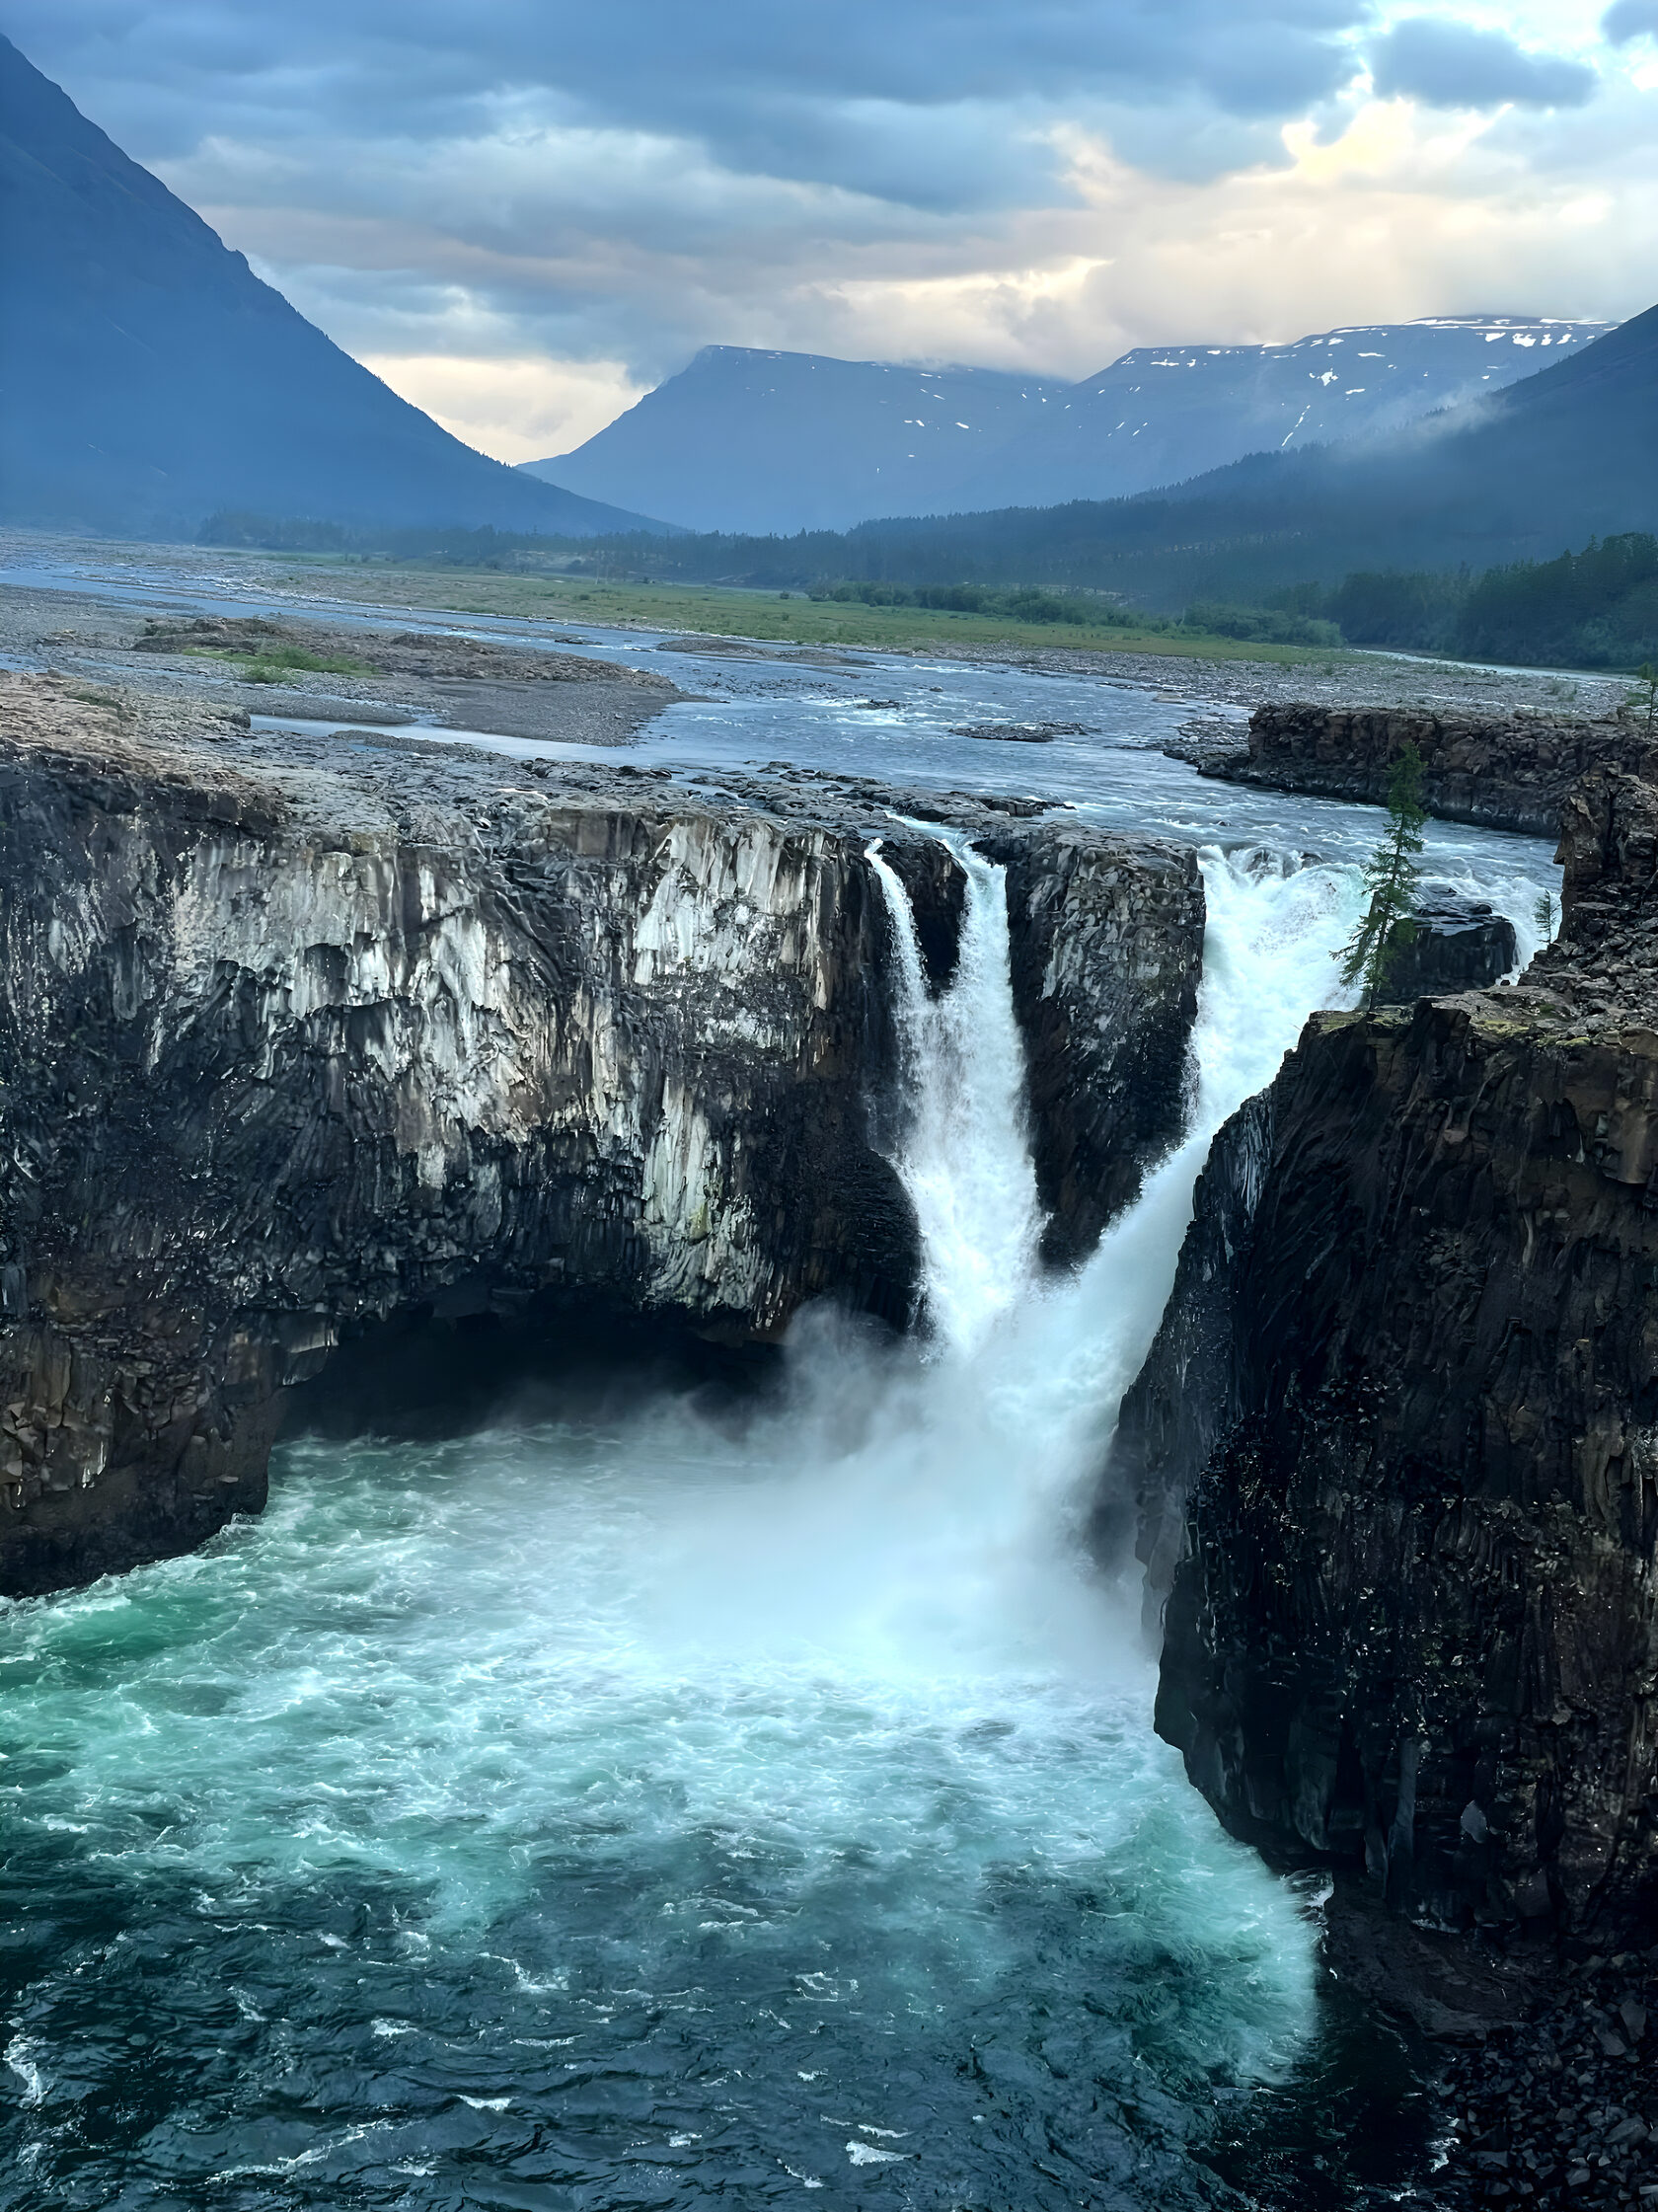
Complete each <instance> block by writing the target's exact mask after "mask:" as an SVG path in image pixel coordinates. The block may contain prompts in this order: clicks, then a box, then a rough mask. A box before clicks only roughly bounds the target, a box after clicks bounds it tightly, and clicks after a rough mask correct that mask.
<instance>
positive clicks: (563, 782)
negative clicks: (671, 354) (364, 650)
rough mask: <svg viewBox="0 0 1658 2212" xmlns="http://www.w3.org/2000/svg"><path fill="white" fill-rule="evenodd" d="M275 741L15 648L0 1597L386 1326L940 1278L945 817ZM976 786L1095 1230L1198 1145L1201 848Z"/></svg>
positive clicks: (1033, 1026) (150, 1549)
mask: <svg viewBox="0 0 1658 2212" xmlns="http://www.w3.org/2000/svg"><path fill="white" fill-rule="evenodd" d="M269 742H270V741H269V740H263V739H261V738H260V737H259V736H258V735H257V733H249V732H244V731H241V730H240V729H238V728H237V727H236V726H235V723H234V720H233V719H229V718H227V719H226V720H224V721H222V722H221V723H220V724H218V725H214V726H212V727H209V728H204V729H202V730H200V731H198V732H197V733H196V734H195V735H194V736H192V737H191V738H190V739H189V740H188V741H180V740H178V739H177V738H166V739H164V738H161V737H157V736H154V735H152V734H146V732H145V729H144V728H143V726H142V718H141V717H135V716H134V714H133V713H132V712H131V711H130V710H129V709H123V708H122V707H121V706H120V705H119V704H118V703H117V704H114V705H104V704H100V703H99V702H97V701H96V700H86V699H77V698H76V697H75V696H74V694H73V693H72V692H71V691H70V690H69V689H68V688H66V687H65V686H63V685H62V684H60V683H59V684H54V683H52V682H51V681H50V680H44V681H41V680H37V679H19V678H5V677H0V1300H3V1306H4V1312H3V1317H0V1408H3V1409H4V1411H3V1415H0V1420H3V1427H0V1590H6V1591H12V1592H17V1591H27V1590H37V1589H44V1588H49V1587H53V1586H57V1585H60V1584H64V1583H68V1582H73V1581H79V1580H83V1579H86V1578H88V1577H89V1576H91V1575H93V1574H96V1573H99V1572H102V1571H106V1570H108V1569H111V1568H114V1567H119V1566H122V1565H124V1564H130V1563H131V1562H133V1561H135V1560H138V1559H142V1558H148V1557H155V1556H158V1555H160V1554H164V1553H167V1552H171V1551H177V1550H180V1549H183V1548H186V1547H188V1546H189V1545H191V1544H193V1543H195V1542H198V1541H199V1540H200V1539H201V1538H203V1537H204V1536H206V1535H207V1534H209V1533H210V1532H211V1531H212V1530H213V1529H214V1528H216V1527H218V1526H219V1525H220V1524H221V1523H222V1522H223V1521H224V1520H225V1519H227V1518H228V1517H229V1515H230V1514H231V1513H233V1512H235V1511H238V1510H244V1509H247V1510H254V1509H258V1507H259V1506H260V1505H261V1503H262V1502H263V1498H264V1482H265V1462H266V1456H267V1453H268V1450H269V1446H270V1442H271V1439H272V1436H273V1434H274V1432H275V1428H276V1425H277V1422H278V1420H279V1418H280V1416H281V1412H282V1407H283V1397H284V1392H285V1391H287V1390H288V1389H290V1388H291V1387H292V1386H294V1385H296V1384H298V1383H300V1382H303V1381H305V1380H306V1379H307V1378H309V1377H312V1376H314V1375H316V1374H317V1373H318V1372H319V1370H321V1369H322V1368H323V1367H324V1366H325V1365H326V1364H327V1363H329V1362H330V1360H331V1359H335V1358H336V1357H337V1347H338V1346H339V1345H341V1344H342V1343H349V1342H350V1341H351V1340H352V1339H353V1338H357V1337H360V1336H361V1335H362V1334H363V1333H365V1332H369V1331H371V1330H372V1329H373V1328H374V1327H376V1326H377V1325H380V1324H383V1323H386V1322H388V1321H394V1320H396V1319H397V1318H398V1317H406V1318H407V1317H410V1316H431V1317H436V1318H437V1319H439V1320H442V1319H444V1318H446V1317H450V1318H452V1317H457V1316H467V1315H485V1316H489V1315H493V1316H499V1317H502V1318H504V1319H505V1320H509V1321H512V1322H514V1323H516V1324H518V1325H519V1326H525V1325H528V1326H530V1327H531V1328H533V1329H534V1330H536V1331H539V1332H541V1333H543V1334H544V1335H545V1334H551V1335H557V1333H558V1331H559V1330H560V1329H561V1328H564V1327H567V1326H572V1321H573V1318H577V1317H578V1318H580V1319H581V1320H582V1321H583V1323H584V1325H585V1326H588V1327H591V1325H592V1322H593V1319H594V1317H595V1316H599V1317H603V1316H605V1315H614V1316H616V1317H629V1316H644V1317H658V1318H661V1319H663V1320H665V1321H672V1322H674V1323H675V1324H678V1325H683V1326H685V1327H688V1328H691V1329H694V1330H696V1331H698V1332H701V1333H703V1334H705V1335H711V1336H713V1337H716V1338H717V1339H720V1340H725V1341H731V1340H753V1339H757V1338H759V1339H764V1338H769V1337H775V1336H776V1335H778V1334H779V1333H780V1332H781V1331H782V1330H783V1329H784V1328H785V1327H786V1325H787V1323H788V1321H789V1319H790V1317H791V1314H792V1313H793V1312H794V1311H795V1309H796V1308H797V1307H798V1306H799V1305H800V1304H801V1303H802V1302H803V1301H805V1300H807V1299H811V1298H814V1297H818V1296H821V1295H833V1296H836V1297H838V1298H841V1299H843V1300H847V1301H850V1302H851V1303H853V1304H855V1305H859V1306H862V1307H864V1308H866V1309H868V1310H871V1311H874V1312H877V1313H880V1314H882V1315H885V1316H886V1317H887V1318H888V1319H890V1320H891V1321H893V1322H894V1323H897V1324H900V1325H902V1324H903V1323H904V1322H905V1321H906V1319H907V1318H908V1316H909V1314H910V1312H911V1311H912V1309H913V1304H914V1299H915V1294H916V1289H917V1282H916V1275H917V1257H918V1256H917V1251H916V1233H915V1227H914V1222H913V1217H912V1215H911V1212H910V1208H909V1206H908V1202H907V1200H906V1198H905V1196H904V1193H903V1191H902V1188H901V1186H900V1184H899V1182H898V1181H897V1178H896V1177H895V1175H894V1173H893V1171H892V1169H891V1168H890V1167H889V1165H888V1164H887V1161H886V1158H885V1157H884V1149H885V1146H886V1145H887V1143H888V1142H889V1141H890V1138H891V1136H892V1134H893V1131H892V1129H891V1127H890V1126H887V1125H885V1124H887V1123H889V1122H890V1118H891V1116H892V1115H893V1114H894V1113H895V1111H896V1110H897V1101H896V1100H895V1098H894V1092H893V1084H894V1071H895V1069H896V1066H897V1062H898V1055H897V1052H896V1049H895V1041H896V1040H895V1039H894V1037H893V1035H892V1027H891V1015H890V1011H889V1009H890V1005H891V1003H892V1001H891V994H890V991H889V988H888V984H889V961H890V957H891V953H890V944H891V941H890V936H889V929H888V920H887V916H886V914H885V910H884V907H883V905H882V903H881V900H880V897H879V892H878V887H877V883H876V879H875V877H874V875H873V872H872V871H871V870H870V868H869V866H868V864H867V859H866V857H865V848H866V844H867V839H868V837H869V836H870V835H871V834H872V833H873V831H874V829H875V828H876V827H877V826H878V828H879V830H880V833H881V834H882V836H883V837H884V838H885V839H886V841H887V847H888V850H889V852H890V853H891V854H892V855H893V857H894V858H895V860H897V862H898V863H899V864H900V868H901V872H902V873H903V874H904V875H905V877H906V880H907V883H908V885H909V887H910V890H911V894H912V897H913V899H914V901H915V903H916V906H917V910H918V916H919V919H920V922H921V926H922V931H923V935H924V938H926V939H927V940H928V941H929V942H930V943H931V944H932V947H933V963H934V965H935V967H936V970H937V972H938V974H939V975H940V976H942V974H943V973H945V972H947V970H948V968H949V966H950V965H951V964H952V960H953V946H952V935H953V931H954V928H955V920H954V917H956V916H958V914H959V907H960V881H959V870H958V869H957V868H956V866H955V864H954V862H953V861H952V860H951V859H950V857H949V855H948V853H947V852H946V851H945V848H944V847H943V845H942V844H941V843H940V842H939V841H938V840H936V839H934V838H932V837H930V836H928V835H927V834H926V833H925V832H924V831H923V830H920V829H916V830H913V831H900V832H895V830H894V825H893V822H892V818H891V814H890V811H889V810H888V809H887V807H885V806H884V805H883V806H881V807H879V808H874V807H869V808H866V809H864V810H863V811H860V810H859V809H858V808H856V807H850V806H840V807H837V806H836V805H835V804H833V803H831V802H829V801H828V799H827V796H826V795H825V794H823V793H821V792H818V791H812V792H809V793H806V794H804V795H802V794H791V793H790V792H788V791H787V790H784V789H782V788H776V789H773V790H771V792H770V794H769V798H768V795H767V793H766V792H765V791H763V790H761V789H758V788H757V789H755V790H753V791H750V792H748V793H747V794H746V795H745V796H743V797H742V798H740V799H739V798H729V797H718V796H716V795H712V794H703V795H698V794H695V793H691V792H688V791H686V790H684V789H680V788H676V787H675V786H674V785H672V784H671V783H670V782H667V781H665V780H663V779H661V778H659V777H654V776H651V775H647V774H641V773H639V772H637V771H634V772H630V771H628V770H627V769H625V768H622V769H604V768H601V767H595V769H594V770H593V771H592V772H590V773H588V772H586V771H582V772H581V774H580V775H577V774H576V773H575V772H574V771H566V770H565V769H564V768H562V767H561V768H558V769H551V768H549V766H548V764H546V763H542V762H535V763H529V762H525V761H521V760H512V759H503V758H500V757H498V756H492V755H489V754H485V753H479V752H470V753H469V752H467V751H465V750H464V749H462V748H458V747H457V748H448V749H442V750H440V751H434V750H433V748H431V747H425V746H421V745H419V744H418V743H415V742H414V741H411V740H400V739H397V738H395V737H388V738H384V739H381V738H378V737H377V736H376V735H375V734H374V733H372V732H358V733H356V735H355V736H354V737H352V738H350V739H349V740H348V741H340V742H337V743H333V744H331V743H329V742H327V741H324V740H321V739H318V740H314V741H311V742H310V743H309V746H308V747H307V746H304V745H300V744H299V743H298V742H297V741H296V742H295V744H294V745H292V746H289V745H287V744H284V750H283V758H282V760H281V761H280V763H274V762H272V760H271V759H270V758H269V757H268V756H267V754H266V753H265V751H264V747H265V746H267V745H268V743H269ZM884 796H885V797H886V798H887V799H890V797H891V795H890V794H887V795H884ZM962 820H963V823H964V825H965V826H968V827H970V828H972V829H973V830H974V831H975V832H977V833H981V834H983V835H984V836H985V838H986V840H987V842H989V841H991V840H993V841H994V845H995V850H996V854H997V857H999V858H1005V859H1006V861H1007V864H1008V867H1009V871H1010V877H1011V879H1012V882H1011V888H1012V889H1013V891H1014V894H1015V895H1014V897H1013V898H1012V900H1011V905H1012V906H1013V907H1014V908H1015V909H1016V911H1015V917H1014V941H1015V949H1016V964H1017V967H1018V970H1019V977H1020V983H1019V989H1020V994H1021V1002H1020V1007H1019V1012H1020V1019H1021V1021H1022V1022H1023V1024H1024V1027H1025V1030H1026V1033H1027V1034H1028V1035H1030V1036H1031V1037H1032V1038H1033V1039H1034V1040H1035V1048H1036V1057H1037V1059H1038V1062H1039V1064H1040V1065H1041V1067H1042V1070H1043V1085H1044V1089H1043V1100H1044V1105H1043V1110H1042V1114H1041V1116H1040V1117H1039V1122H1038V1135H1039V1141H1040V1143H1041V1145H1042V1147H1043V1152H1044V1157H1045V1158H1046V1159H1047V1161H1048V1162H1049V1170H1048V1177H1049V1182H1050V1183H1051V1184H1052V1185H1053V1186H1054V1187H1055V1188H1057V1189H1058V1190H1059V1191H1060V1193H1061V1197H1062V1201H1063V1203H1064V1204H1065V1205H1066V1206H1067V1207H1068V1208H1069V1209H1070V1211H1071V1213H1072V1215H1074V1217H1075V1218H1074V1220H1072V1221H1071V1222H1070V1223H1069V1225H1068V1228H1067V1232H1066V1234H1067V1236H1068V1237H1069V1238H1070V1239H1071V1241H1072V1242H1073V1243H1078V1244H1080V1243H1082V1242H1085V1241H1086V1239H1087V1237H1088V1235H1089V1234H1090V1225H1091V1224H1093V1225H1094V1226H1095V1227H1096V1226H1097V1223H1098V1222H1099V1221H1100V1220H1102V1219H1103V1218H1104V1217H1105V1216H1106V1214H1108V1213H1109V1212H1110V1210H1111V1209H1112V1208H1113V1207H1114V1206H1115V1205H1117V1204H1120V1203H1121V1202H1122V1200H1123V1198H1124V1197H1126V1196H1127V1195H1128V1194H1129V1193H1130V1192H1131V1190H1132V1188H1133V1186H1134V1182H1135V1179H1136V1176H1137V1172H1138V1169H1137V1165H1136V1164H1137V1163H1139V1162H1142V1161H1144V1160H1145V1159H1147V1158H1149V1157H1150V1156H1151V1155H1152V1154H1153V1153H1154V1152H1156V1151H1157V1150H1160V1149H1161V1148H1162V1147H1163V1146H1165V1145H1167V1144H1168V1142H1170V1141H1171V1140H1172V1139H1173V1137H1174V1136H1175V1135H1176V1133H1177V1129H1178V1122H1179V1110H1178V1106H1179V1101H1178V1084H1177V1081H1170V1080H1169V1079H1168V1070H1170V1069H1174V1068H1177V1067H1178V1065H1179V1063H1180V1061H1181V1059H1182V1056H1183V1054H1184V1050H1185V1045H1186V1038H1187V1035H1188V1032H1189V1028H1190V1020H1191V1011H1192V1006H1193V1001H1194V988H1195V982H1196V977H1197V972H1198V966H1199V962H1200V958H1201V933H1202V917H1203V908H1202V890H1201V880H1200V878H1199V877H1198V876H1197V873H1196V870H1195V865H1194V864H1193V862H1192V861H1191V858H1190V856H1189V855H1185V854H1179V853H1175V852H1173V851H1171V850H1170V849H1167V848H1160V847H1156V846H1150V847H1146V848H1137V847H1134V846H1132V845H1130V844H1128V843H1126V842H1125V841H1124V840H1122V839H1119V838H1112V837H1099V838H1091V837H1090V836H1088V835H1087V834H1086V833H1082V832H1079V831H1077V830H1075V829H1074V828H1072V827H1070V826H1068V825H1064V824H1060V825H1049V824H1048V823H1045V822H1043V821H1040V820H1035V821H1029V822H1022V823H1016V822H1012V821H1010V820H1009V819H1008V818H1007V817H1005V816H1003V815H999V814H997V813H995V812H993V811H986V810H983V809H980V810H978V811H977V812H976V813H975V811H974V808H973V802H972V801H964V802H963V813H962ZM1154 938H1155V939H1156V940H1157V942H1156V944H1153V943H1152V940H1153V939H1154ZM1131 997H1132V998H1133V999H1134V1000H1135V1001H1136V1005H1137V1017H1136V1023H1135V1024H1133V1025H1130V1027H1129V1028H1128V1029H1126V1030H1124V1031H1123V1032H1122V1034H1121V1036H1120V1037H1118V1036H1117V1035H1116V1034H1115V1032H1114V1030H1113V1029H1112V1025H1113V1024H1114V1023H1115V1022H1116V1021H1117V1019H1118V1016H1119V1014H1120V1011H1121V1009H1122V1007H1123V1006H1124V1004H1125V1003H1126V1002H1127V1001H1128V999H1129V998H1131ZM1068 1054H1071V1055H1073V1056H1074V1057H1075V1060H1076V1064H1077V1066H1078V1067H1079V1068H1080V1069H1081V1070H1082V1080H1083V1081H1084V1082H1086V1083H1088V1084H1093V1082H1095V1081H1096V1080H1097V1081H1098V1082H1099V1083H1100V1085H1101V1086H1102V1090H1103V1094H1104V1097H1105V1102H1106V1103H1105V1104H1104V1106H1089V1107H1088V1108H1087V1110H1085V1109H1084V1108H1083V1107H1082V1106H1079V1104H1078V1102H1077V1100H1076V1099H1075V1097H1074V1096H1073V1095H1072V1092H1071V1090H1070V1089H1068V1087H1067V1084H1066V1082H1065V1080H1064V1078H1063V1070H1062V1066H1061V1063H1062V1062H1063V1061H1064V1060H1065V1058H1066V1057H1067V1055H1068Z"/></svg>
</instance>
